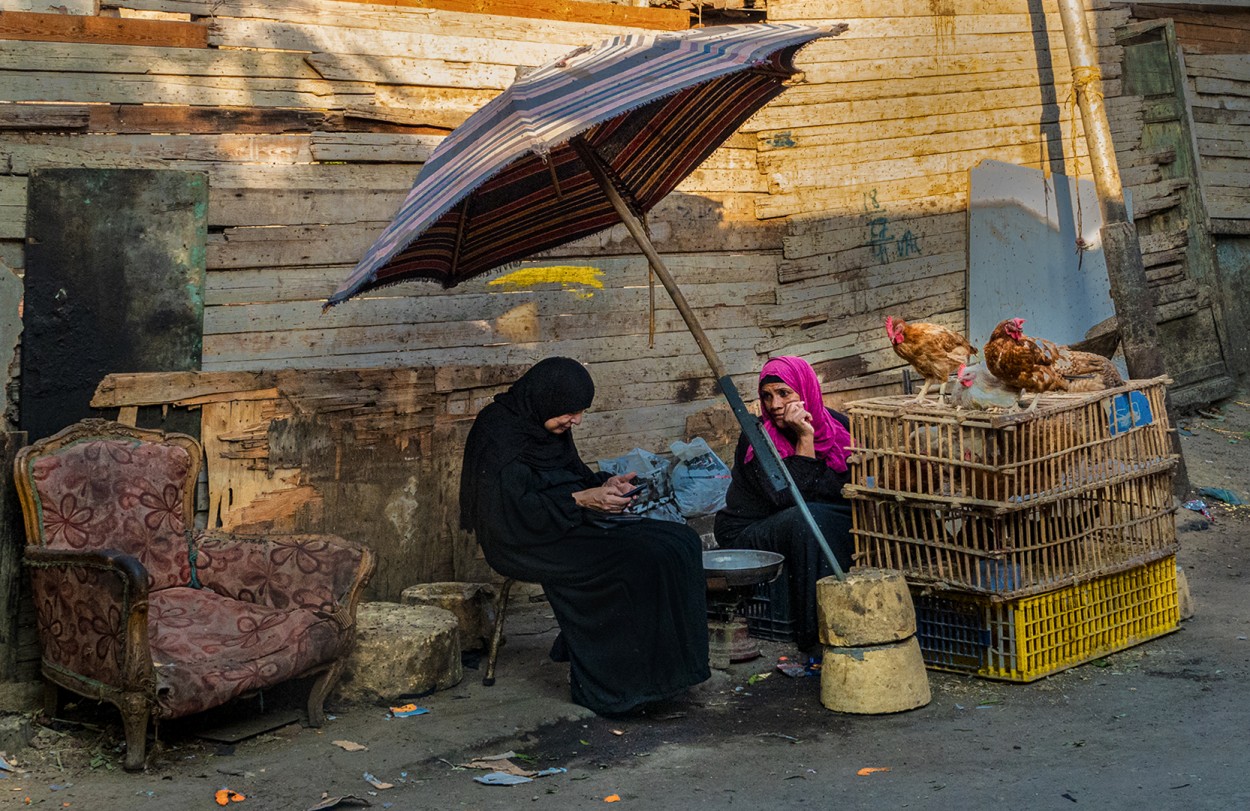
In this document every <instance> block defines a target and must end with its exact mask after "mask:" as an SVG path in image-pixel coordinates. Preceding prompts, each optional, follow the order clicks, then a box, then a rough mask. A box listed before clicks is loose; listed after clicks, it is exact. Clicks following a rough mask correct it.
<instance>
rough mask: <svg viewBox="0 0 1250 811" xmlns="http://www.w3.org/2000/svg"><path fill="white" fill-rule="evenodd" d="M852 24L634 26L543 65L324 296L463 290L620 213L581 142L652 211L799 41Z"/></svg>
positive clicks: (428, 171)
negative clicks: (412, 286) (436, 286)
mask: <svg viewBox="0 0 1250 811" xmlns="http://www.w3.org/2000/svg"><path fill="white" fill-rule="evenodd" d="M843 28H844V26H838V27H834V28H814V27H811V26H804V25H791V24H778V25H774V24H756V25H727V26H718V27H713V28H703V29H693V30H689V31H681V32H676V33H662V34H648V35H638V34H631V35H627V36H621V37H616V38H614V39H611V40H608V41H606V42H603V43H601V44H599V45H597V46H593V47H583V48H578V49H577V50H575V51H573V52H571V53H569V54H568V55H567V56H565V57H563V58H562V59H559V60H557V61H555V62H552V63H550V64H547V65H544V66H543V67H540V68H537V69H535V70H534V71H532V72H530V73H528V74H526V75H525V76H523V77H522V78H520V79H518V80H517V81H516V82H515V83H514V84H513V85H512V86H511V87H509V88H508V89H507V90H505V91H504V92H503V93H502V94H500V95H499V96H497V97H496V98H495V99H493V100H492V101H490V102H489V103H488V104H486V105H485V106H484V107H483V108H482V109H481V110H479V111H478V112H476V113H474V114H473V115H472V116H470V118H469V119H468V120H467V121H466V122H465V123H464V124H462V125H461V126H460V127H458V128H457V129H456V130H455V131H454V132H452V133H451V134H450V135H449V136H447V138H446V139H444V141H443V143H442V144H440V145H439V147H438V148H437V149H435V150H434V153H433V154H432V155H431V156H430V158H429V160H428V161H427V162H426V164H425V166H424V168H423V169H422V171H421V173H420V176H419V177H418V178H417V182H416V184H415V185H414V186H413V188H412V190H411V191H410V192H409V193H408V196H407V198H406V199H405V200H404V203H403V205H402V206H401V207H400V210H399V212H398V213H397V214H396V215H395V218H394V219H393V220H392V222H391V223H390V225H388V226H387V228H386V230H385V231H383V232H382V234H381V236H380V237H379V238H378V239H377V241H376V242H375V243H374V244H373V246H372V247H371V248H370V249H369V250H368V251H367V252H366V253H365V255H364V257H363V258H362V259H361V260H360V262H359V264H357V265H356V267H355V268H354V269H353V270H352V272H351V274H350V275H349V276H348V277H347V279H346V280H345V281H344V282H343V283H342V284H341V285H340V286H339V288H338V290H336V291H335V292H334V294H333V295H332V296H330V298H329V300H328V301H327V306H332V305H334V304H338V303H340V302H342V301H346V300H347V299H349V298H351V297H352V296H355V295H358V294H359V293H362V292H364V291H366V290H370V289H373V288H377V287H382V286H385V285H389V284H395V283H398V282H402V281H407V280H409V279H418V278H421V279H431V280H435V281H438V282H441V283H442V285H443V286H444V287H452V286H454V285H456V284H458V283H459V282H461V281H464V280H465V279H470V278H473V277H474V276H477V275H479V274H481V273H484V272H486V271H489V270H492V269H494V268H497V267H499V266H501V265H506V264H508V263H511V262H516V261H519V260H521V259H524V258H525V257H527V256H530V255H532V254H534V253H537V252H539V251H543V250H546V249H548V248H554V247H556V246H557V245H562V244H564V243H566V242H570V241H572V240H574V239H577V238H579V237H583V236H587V235H589V234H592V233H594V232H596V231H600V230H602V229H604V228H607V227H609V226H612V225H615V224H616V223H618V222H621V221H622V218H621V216H620V214H619V213H618V211H617V208H616V207H615V206H614V205H613V203H612V201H610V200H609V199H608V196H607V195H606V194H605V193H604V189H603V187H602V185H601V183H600V182H599V181H598V180H596V178H595V176H594V175H593V174H592V169H591V167H588V166H587V164H586V161H585V160H583V154H584V153H583V152H581V151H579V149H577V148H574V147H575V146H582V147H583V148H584V147H589V149H590V150H591V152H592V153H593V155H594V157H595V158H596V159H597V160H598V161H599V162H600V163H601V164H602V167H603V170H604V171H605V172H606V174H607V176H608V178H610V180H611V182H612V185H613V186H614V187H615V188H616V190H617V191H618V192H619V194H620V196H621V198H622V199H623V200H624V201H625V203H626V205H627V206H628V207H629V209H631V210H632V212H633V213H634V214H635V215H641V214H643V213H645V212H647V211H648V210H650V209H651V207H652V206H654V205H655V204H656V203H658V202H659V201H660V200H661V199H663V197H664V196H665V195H667V194H668V193H669V192H671V191H672V190H673V188H674V187H676V186H677V184H678V183H680V182H681V181H682V180H683V179H684V178H685V177H686V176H687V175H689V174H690V173H691V172H692V171H694V169H695V168H697V167H698V166H699V164H701V163H702V162H703V161H704V160H705V159H706V158H707V157H708V155H710V154H711V153H712V152H713V151H715V150H716V148H717V147H718V146H720V144H721V143H722V142H723V141H724V140H725V139H726V138H728V137H729V136H730V135H732V134H733V133H734V131H735V130H737V129H738V127H739V126H741V125H742V123H743V122H744V121H746V119H747V118H749V117H750V116H751V115H752V114H753V113H754V112H755V111H756V110H758V109H759V108H760V107H762V106H763V105H764V104H766V103H767V102H768V101H769V100H771V99H772V98H774V97H775V96H777V95H778V94H779V93H781V92H782V91H783V90H784V89H785V83H786V81H787V80H788V79H790V78H791V76H793V74H794V73H795V72H796V69H795V67H794V64H793V57H794V54H795V52H796V51H798V49H799V48H801V47H802V46H803V45H806V44H807V43H808V42H811V41H812V40H814V39H817V38H819V37H823V36H830V35H833V34H837V33H841V30H842V29H843ZM575 141H576V142H577V143H575Z"/></svg>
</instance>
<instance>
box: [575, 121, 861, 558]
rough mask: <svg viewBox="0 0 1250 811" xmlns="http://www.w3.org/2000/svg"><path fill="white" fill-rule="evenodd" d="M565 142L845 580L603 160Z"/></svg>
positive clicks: (579, 142) (769, 470)
mask: <svg viewBox="0 0 1250 811" xmlns="http://www.w3.org/2000/svg"><path fill="white" fill-rule="evenodd" d="M569 143H570V144H571V145H572V147H573V150H574V151H575V152H577V154H578V157H580V158H581V159H582V163H583V164H585V165H586V169H587V170H588V171H589V172H590V174H591V175H592V176H593V177H594V179H595V182H597V183H598V184H599V187H600V188H601V189H603V193H604V194H605V195H606V196H607V198H608V201H609V202H611V203H612V207H613V208H614V209H616V214H617V216H618V217H620V218H621V222H623V223H624V224H625V228H626V229H628V230H629V233H630V236H632V237H633V238H634V241H635V242H637V243H638V247H639V248H641V249H642V252H643V254H644V255H645V256H646V257H647V261H648V262H650V263H651V269H652V270H653V271H655V275H656V277H657V278H659V280H660V284H662V285H664V289H665V290H667V291H668V294H669V296H670V297H671V298H672V299H673V304H675V305H677V312H679V313H681V317H682V320H684V321H685V322H686V326H687V327H688V328H689V329H690V334H691V335H693V336H694V340H695V343H697V344H698V345H699V349H700V350H701V351H702V352H703V357H705V358H707V363H708V366H710V367H712V374H714V375H715V376H716V382H717V385H719V386H720V390H721V393H722V394H724V395H725V399H726V400H728V401H729V407H730V409H732V410H733V413H734V416H735V417H736V418H737V420H738V425H739V426H741V428H742V432H743V433H744V434H746V436H747V441H749V442H750V443H751V447H753V448H755V452H756V458H758V459H759V460H760V466H761V467H762V468H763V469H764V473H765V475H766V476H767V477H768V480H769V482H770V483H772V485H773V487H774V488H776V489H777V490H778V491H779V492H780V491H782V490H789V491H790V495H791V497H792V498H793V499H794V505H795V506H796V507H798V508H799V512H800V513H802V515H803V519H804V521H806V522H807V527H808V529H810V530H811V531H812V534H813V535H815V536H816V543H817V544H818V545H819V546H820V549H821V552H823V553H824V555H825V558H826V559H827V560H828V561H829V565H830V566H832V567H833V573H834V575H835V576H836V577H837V578H838V579H839V580H844V579H846V575H845V574H844V573H843V571H842V566H841V565H840V564H839V563H838V560H837V558H836V557H834V554H833V550H832V549H830V548H829V542H828V541H827V540H825V535H824V533H823V532H821V529H820V526H819V525H818V524H817V523H816V519H815V518H814V517H813V516H812V512H811V510H809V509H808V507H807V502H806V501H804V499H803V495H802V493H800V492H799V486H798V485H797V484H795V483H794V478H793V477H791V476H790V470H789V468H787V467H786V466H785V464H784V463H783V462H782V461H781V456H780V454H778V453H777V448H776V446H774V445H773V443H772V440H771V439H769V437H768V434H766V433H764V431H762V430H761V429H760V424H759V421H758V420H756V419H755V418H754V416H752V415H751V414H750V413H749V412H748V411H747V410H746V406H745V405H744V404H743V402H742V396H741V395H740V394H739V393H738V389H737V387H736V386H734V384H733V381H732V380H731V379H730V377H729V373H728V372H727V371H725V364H724V363H722V362H721V359H720V355H718V354H717V353H716V349H715V348H714V347H713V346H712V342H711V341H709V340H708V337H707V333H705V332H704V331H703V326H702V325H701V324H700V323H699V319H698V317H697V316H696V315H695V314H694V310H693V309H691V307H690V303H689V302H688V301H686V296H685V294H684V293H682V292H681V288H680V287H678V286H677V281H676V280H675V279H674V278H673V274H671V273H669V271H668V266H667V265H665V264H664V260H663V259H662V258H660V253H659V251H657V250H656V249H655V245H654V244H652V242H651V238H650V237H648V236H647V232H646V230H645V229H644V228H643V227H642V222H641V221H640V220H639V219H638V217H637V215H636V214H634V212H633V211H632V210H631V209H630V207H629V204H628V203H626V202H625V199H624V198H623V197H621V193H620V192H619V191H617V189H616V186H615V184H613V182H612V178H611V177H610V176H609V175H608V170H607V169H606V168H605V167H604V165H603V161H602V160H600V158H599V155H598V154H597V153H596V152H595V150H594V148H592V147H591V146H590V144H588V143H586V141H585V140H583V139H582V138H580V137H577V138H573V139H572V140H571V141H570V142H569Z"/></svg>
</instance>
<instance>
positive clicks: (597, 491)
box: [573, 473, 637, 513]
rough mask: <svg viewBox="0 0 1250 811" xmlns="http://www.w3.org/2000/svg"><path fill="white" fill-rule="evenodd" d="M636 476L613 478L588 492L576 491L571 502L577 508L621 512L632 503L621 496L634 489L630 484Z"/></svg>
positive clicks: (631, 474) (625, 475)
mask: <svg viewBox="0 0 1250 811" xmlns="http://www.w3.org/2000/svg"><path fill="white" fill-rule="evenodd" d="M636 475H637V474H636V473H626V474H623V475H621V476H613V477H612V478H610V479H608V480H607V481H606V482H604V483H603V484H601V485H599V486H598V487H592V488H590V489H589V490H578V491H577V492H576V493H574V494H573V500H574V501H576V502H577V506H579V507H586V508H589V509H592V510H599V511H600V512H605V513H619V512H623V511H624V510H625V508H626V507H628V506H629V505H630V504H631V503H633V499H632V498H630V497H628V496H625V495H623V494H624V493H628V492H629V491H630V490H632V489H633V488H634V486H633V484H631V482H632V481H633V480H634V477H635V476H636Z"/></svg>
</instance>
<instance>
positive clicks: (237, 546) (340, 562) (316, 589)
mask: <svg viewBox="0 0 1250 811" xmlns="http://www.w3.org/2000/svg"><path fill="white" fill-rule="evenodd" d="M192 549H193V552H192V554H193V559H194V568H195V577H196V582H197V583H198V584H199V585H201V586H203V587H204V588H206V589H212V590H213V591H215V592H217V593H218V594H220V595H222V596H224V597H233V598H234V599H236V600H242V601H244V602H248V603H256V604H257V605H263V606H268V607H270V608H282V609H290V608H314V609H318V610H321V611H324V612H326V613H329V614H333V613H334V612H336V611H338V610H339V608H340V607H341V606H342V604H343V602H344V600H345V598H346V596H347V594H348V593H349V592H350V591H351V589H352V586H353V584H354V583H355V581H356V577H357V571H358V570H359V568H360V560H361V555H362V554H363V552H362V550H361V549H360V547H357V546H355V545H352V544H349V543H347V542H346V541H344V540H343V539H342V538H338V537H336V536H333V535H270V536H267V537H246V536H243V535H231V534H227V533H222V532H213V531H209V532H204V533H201V534H200V535H199V536H198V537H197V538H196V540H195V543H194V544H193V546H192Z"/></svg>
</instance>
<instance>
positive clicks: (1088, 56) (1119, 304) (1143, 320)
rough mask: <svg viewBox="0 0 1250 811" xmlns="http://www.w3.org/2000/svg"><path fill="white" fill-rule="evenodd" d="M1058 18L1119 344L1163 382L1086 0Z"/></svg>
mask: <svg viewBox="0 0 1250 811" xmlns="http://www.w3.org/2000/svg"><path fill="white" fill-rule="evenodd" d="M1059 17H1060V19H1061V20H1062V22H1063V38H1064V41H1065V43H1066V44H1067V48H1068V60H1069V62H1070V63H1071V65H1072V92H1073V93H1075V94H1076V101H1077V105H1078V106H1079V107H1080V109H1081V123H1082V124H1083V125H1084V128H1085V141H1086V143H1087V144H1088V146H1089V159H1090V164H1091V167H1092V169H1093V173H1094V188H1095V190H1096V191H1097V193H1098V206H1099V209H1100V210H1101V212H1102V229H1101V235H1102V252H1103V257H1104V258H1105V259H1106V263H1107V280H1108V281H1109V282H1110V286H1111V300H1112V301H1113V302H1114V303H1115V314H1116V322H1117V326H1118V327H1119V332H1120V341H1121V344H1122V345H1123V347H1124V362H1125V364H1126V365H1127V366H1128V372H1129V376H1130V377H1134V378H1151V377H1159V376H1162V375H1164V374H1166V370H1165V369H1164V366H1163V353H1162V352H1161V351H1160V349H1159V330H1158V326H1157V323H1156V319H1155V301H1154V296H1153V295H1152V294H1151V292H1150V285H1149V282H1148V281H1147V279H1146V268H1145V266H1144V265H1143V263H1142V256H1141V243H1140V242H1139V241H1138V238H1137V228H1136V227H1135V226H1134V225H1133V221H1132V220H1131V219H1129V216H1128V207H1127V206H1126V205H1125V202H1124V186H1123V184H1122V183H1121V182H1120V168H1119V165H1118V164H1117V163H1116V159H1115V144H1114V142H1113V141H1112V139H1111V124H1110V123H1109V122H1108V121H1107V110H1106V107H1105V105H1104V104H1103V96H1102V73H1101V72H1100V71H1099V69H1098V56H1097V52H1096V50H1095V48H1094V40H1093V38H1092V37H1091V36H1090V32H1089V24H1088V22H1087V21H1086V18H1085V4H1084V2H1083V0H1059ZM1078 180H1079V179H1078ZM1078 193H1079V192H1078ZM1164 403H1165V406H1166V408H1167V412H1168V417H1169V421H1170V423H1171V425H1172V430H1173V434H1172V449H1173V451H1174V452H1175V453H1176V455H1177V457H1178V459H1179V464H1178V465H1177V468H1176V479H1175V490H1176V492H1177V493H1178V494H1183V493H1185V492H1187V491H1188V489H1189V476H1188V473H1187V470H1186V467H1185V457H1184V456H1183V455H1182V453H1181V445H1180V436H1179V435H1178V434H1176V433H1175V430H1176V424H1177V423H1176V418H1177V414H1176V409H1175V408H1174V407H1173V406H1172V401H1171V397H1169V396H1167V395H1166V393H1165V395H1164Z"/></svg>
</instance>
